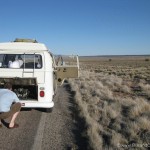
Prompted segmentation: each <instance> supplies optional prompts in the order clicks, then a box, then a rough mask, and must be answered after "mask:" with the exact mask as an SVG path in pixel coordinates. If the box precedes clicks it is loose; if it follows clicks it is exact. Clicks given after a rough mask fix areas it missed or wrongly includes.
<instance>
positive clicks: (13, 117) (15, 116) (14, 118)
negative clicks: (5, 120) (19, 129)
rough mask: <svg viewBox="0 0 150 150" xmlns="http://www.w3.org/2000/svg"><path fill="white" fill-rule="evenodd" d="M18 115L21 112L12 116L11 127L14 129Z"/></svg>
mask: <svg viewBox="0 0 150 150" xmlns="http://www.w3.org/2000/svg"><path fill="white" fill-rule="evenodd" d="M18 114H19V111H18V112H16V113H14V114H13V116H12V118H11V121H10V123H9V127H13V126H14V124H15V120H16V118H17V116H18Z"/></svg>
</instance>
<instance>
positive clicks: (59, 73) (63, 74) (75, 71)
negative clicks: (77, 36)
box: [55, 56, 79, 85]
mask: <svg viewBox="0 0 150 150" xmlns="http://www.w3.org/2000/svg"><path fill="white" fill-rule="evenodd" d="M55 61H56V67H55V74H56V80H57V85H62V84H63V82H64V80H65V79H67V78H78V77H79V59H78V56H64V57H62V56H59V57H58V58H57V60H56V59H55Z"/></svg>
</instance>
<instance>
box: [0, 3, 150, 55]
mask: <svg viewBox="0 0 150 150" xmlns="http://www.w3.org/2000/svg"><path fill="white" fill-rule="evenodd" d="M15 38H31V39H37V41H39V42H42V43H45V44H46V45H47V47H48V48H49V49H51V51H52V52H53V53H54V54H68V55H69V54H78V55H139V54H150V0H1V1H0V42H7V41H13V40H14V39H15Z"/></svg>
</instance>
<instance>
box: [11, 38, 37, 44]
mask: <svg viewBox="0 0 150 150" xmlns="http://www.w3.org/2000/svg"><path fill="white" fill-rule="evenodd" d="M14 42H28V43H38V42H37V40H34V39H20V38H16V39H15V40H14Z"/></svg>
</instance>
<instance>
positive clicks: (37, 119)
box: [0, 86, 86, 150]
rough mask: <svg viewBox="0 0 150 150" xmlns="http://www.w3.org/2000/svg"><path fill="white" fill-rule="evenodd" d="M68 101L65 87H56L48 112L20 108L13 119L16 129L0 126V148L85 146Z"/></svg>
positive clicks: (49, 149)
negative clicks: (51, 109) (52, 102)
mask: <svg viewBox="0 0 150 150" xmlns="http://www.w3.org/2000/svg"><path fill="white" fill-rule="evenodd" d="M72 100H73V95H72V94H71V93H70V92H69V90H68V88H66V86H65V87H61V88H59V89H58V92H57V95H56V97H55V100H54V102H55V106H54V109H53V112H52V113H46V112H44V111H43V110H42V109H39V110H36V109H31V110H21V112H20V114H19V116H18V118H17V120H16V122H17V123H18V124H19V128H17V129H8V128H6V127H5V126H3V127H2V128H0V150H69V149H74V150H75V149H83V147H84V149H86V147H85V146H86V143H85V141H84V139H83V138H82V137H81V133H80V130H81V129H80V125H78V123H79V122H78V121H77V120H76V119H75V118H76V117H74V115H76V114H74V113H75V111H74V110H75V109H74V103H72V102H71V101H72ZM6 122H9V120H6Z"/></svg>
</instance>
